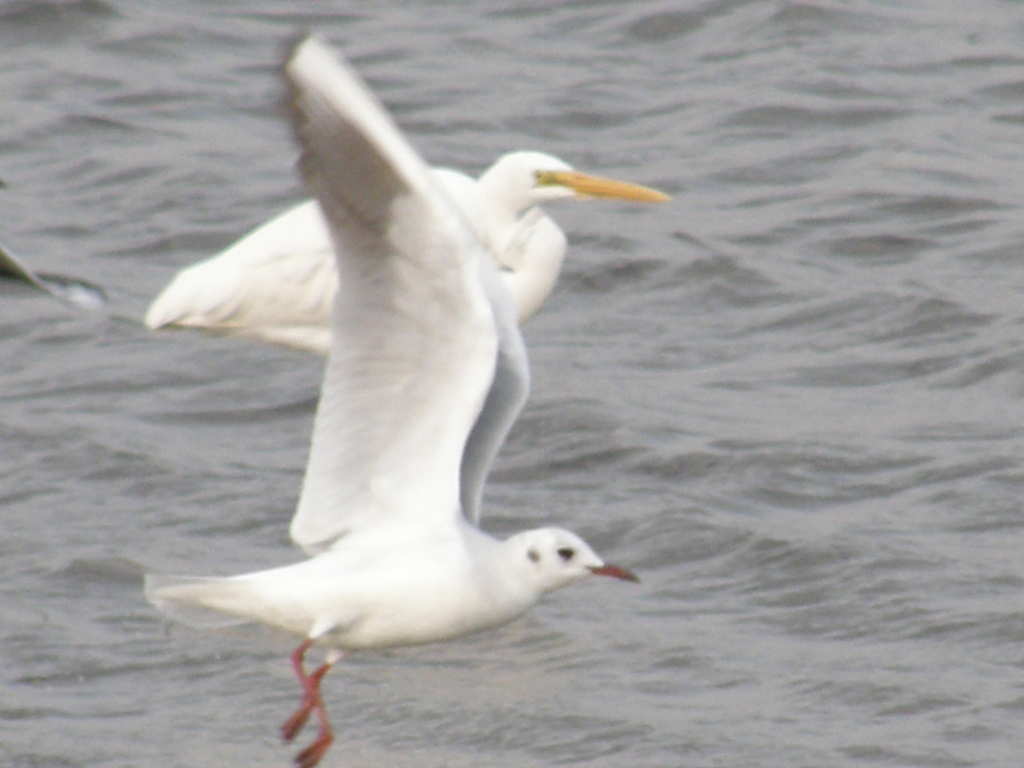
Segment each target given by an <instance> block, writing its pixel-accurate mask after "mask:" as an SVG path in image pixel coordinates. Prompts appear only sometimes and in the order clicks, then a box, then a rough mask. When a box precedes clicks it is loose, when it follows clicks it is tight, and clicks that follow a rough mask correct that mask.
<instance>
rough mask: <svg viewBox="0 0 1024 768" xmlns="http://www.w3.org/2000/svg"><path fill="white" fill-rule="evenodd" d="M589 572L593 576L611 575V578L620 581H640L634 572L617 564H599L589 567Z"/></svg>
mask: <svg viewBox="0 0 1024 768" xmlns="http://www.w3.org/2000/svg"><path fill="white" fill-rule="evenodd" d="M590 572H591V573H592V574H594V575H595V576H611V577H612V578H613V579H621V580H622V581H640V579H638V578H637V576H636V574H635V573H633V572H632V571H627V570H626V569H625V568H620V567H619V566H617V565H601V566H598V567H596V568H591V569H590Z"/></svg>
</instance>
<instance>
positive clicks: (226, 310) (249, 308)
mask: <svg viewBox="0 0 1024 768" xmlns="http://www.w3.org/2000/svg"><path fill="white" fill-rule="evenodd" d="M337 282H338V278H337V273H336V271H335V267H334V251H333V248H332V246H331V239H330V233H329V231H328V229H327V225H326V223H325V222H324V220H323V215H322V214H321V213H320V206H319V205H318V204H317V202H316V201H315V200H310V201H307V202H305V203H302V204H300V205H297V206H295V207H294V208H291V209H289V210H287V211H285V212H284V213H282V214H280V215H279V216H277V217H275V218H273V219H271V220H270V221H268V222H267V223H266V224H264V225H263V226H261V227H259V228H257V229H255V230H253V231H252V232H250V233H249V234H248V235H246V236H245V237H243V238H242V239H241V240H239V241H238V242H236V243H235V244H234V245H232V246H230V247H229V248H227V249H226V250H224V251H223V252H222V253H219V254H217V255H216V256H213V257H212V258H209V259H206V260H205V261H201V262H199V263H197V264H193V265H192V266H190V267H188V268H187V269H184V270H182V271H181V272H179V273H178V274H177V275H176V276H175V278H174V279H173V280H172V281H171V282H170V283H169V284H168V285H167V287H166V288H164V290H163V291H161V292H160V295H159V296H157V297H156V299H154V300H153V303H152V304H151V305H150V307H149V310H148V311H147V312H146V325H147V326H148V327H149V328H154V329H155V328H161V327H164V326H180V327H188V328H197V329H203V330H208V331H214V332H218V333H227V334H232V335H237V336H247V337H250V338H257V339H261V340H263V341H268V342H271V343H275V344H284V345H286V346H292V347H298V348H300V349H306V350H309V351H311V352H318V353H320V354H323V355H326V354H327V351H328V349H329V347H330V331H329V330H328V329H329V326H330V317H331V305H332V302H333V299H334V293H335V290H336V288H337Z"/></svg>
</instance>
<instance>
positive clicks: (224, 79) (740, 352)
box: [0, 0, 1024, 768]
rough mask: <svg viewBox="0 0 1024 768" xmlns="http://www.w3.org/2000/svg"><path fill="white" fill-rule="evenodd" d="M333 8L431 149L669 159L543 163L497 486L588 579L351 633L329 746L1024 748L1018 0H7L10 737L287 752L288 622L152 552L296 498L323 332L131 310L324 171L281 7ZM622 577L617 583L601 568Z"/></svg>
mask: <svg viewBox="0 0 1024 768" xmlns="http://www.w3.org/2000/svg"><path fill="white" fill-rule="evenodd" d="M301 28H309V29H314V30H316V31H318V32H319V33H321V34H322V35H323V36H325V37H326V38H327V39H329V40H330V41H331V42H332V43H333V44H335V45H337V46H339V48H341V49H343V50H345V51H346V53H347V54H348V55H349V56H350V57H351V58H352V59H353V60H354V62H355V64H356V65H357V67H358V68H359V69H360V70H361V72H362V73H363V74H364V75H365V77H366V79H367V80H368V81H369V82H370V83H371V85H372V86H373V87H374V88H375V89H376V90H377V92H378V93H379V95H380V96H381V98H382V99H383V100H384V101H385V102H386V103H387V104H388V105H389V107H390V108H391V109H392V110H393V112H394V114H395V115H396V117H397V119H398V121H399V123H400V124H401V125H402V127H403V128H404V130H405V131H406V132H407V134H408V135H409V137H410V138H411V139H412V141H413V143H414V144H415V145H416V147H417V148H418V149H419V150H420V151H421V152H422V153H423V155H424V156H425V157H426V158H427V159H428V160H429V161H430V162H431V163H433V164H438V165H448V166H453V167H457V168H461V169H463V170H466V171H468V172H472V173H478V172H479V171H480V170H481V169H483V168H484V167H486V166H487V165H488V164H489V162H490V161H491V160H492V159H493V158H494V157H495V156H497V155H498V154H499V153H501V152H503V151H506V150H508V149H512V148H533V149H540V150H545V151H548V152H552V153H554V154H557V155H560V156H562V157H564V158H565V159H566V160H568V161H570V162H572V163H573V164H575V165H576V166H578V167H580V168H581V169H585V170H591V171H594V172H598V173H601V174H604V175H611V176H617V177H622V178H627V179H631V180H635V181H639V182H642V183H646V184H651V185H655V186H659V187H661V188H663V189H665V190H666V191H668V192H670V193H671V194H673V195H674V200H673V202H671V203H669V204H667V205H663V206H660V207H635V206H629V205H619V204H609V203H562V204H559V205H557V206H556V205H552V206H550V209H549V210H550V212H551V214H552V215H553V216H554V217H555V218H556V219H557V220H558V221H559V223H560V224H561V225H562V226H563V228H564V229H565V230H566V231H567V232H568V233H569V234H570V239H571V251H570V257H569V259H568V262H567V264H566V268H565V271H564V274H563V277H562V280H561V282H560V284H559V287H558V289H557V291H556V293H555V294H554V295H553V297H552V298H551V300H550V301H549V303H548V304H547V306H546V307H545V309H544V310H543V311H542V312H541V313H540V314H539V315H538V316H537V317H536V318H534V319H533V320H532V321H531V322H530V323H529V325H528V326H527V328H526V337H527V343H528V345H529V349H530V353H531V359H532V364H533V372H534V388H533V393H532V396H531V400H530V402H529V404H528V407H527V409H526V411H525V413H524V414H523V416H522V418H521V419H520V421H519V422H518V423H517V425H516V427H515V430H514V432H513V433H512V435H511V437H510V440H509V442H508V444H507V445H506V446H505V449H504V450H503V453H502V455H501V457H500V459H499V462H498V465H497V467H496V469H495V472H494V473H493V475H492V478H491V482H490V484H489V486H488V494H487V498H486V507H485V527H487V528H488V530H490V531H492V532H494V533H496V534H506V533H509V532H512V531H516V530H520V529H523V528H527V527H532V526H536V525H541V524H549V523H554V524H559V525H564V526H566V527H569V528H573V529H575V530H577V531H579V532H580V533H581V534H582V535H584V536H585V537H586V538H588V539H589V540H590V541H591V542H592V543H593V544H594V545H595V547H596V548H598V549H599V551H601V552H602V553H604V554H605V555H606V556H607V557H608V558H609V559H610V560H613V561H615V562H620V563H622V564H624V565H627V566H630V567H633V568H635V570H637V571H638V572H639V573H640V574H641V577H642V579H643V583H642V584H641V585H639V586H633V585H626V584H619V583H587V584H584V585H581V586H577V587H574V588H572V589H568V590H565V591H563V592H560V593H558V594H556V595H553V596H552V597H551V598H550V599H548V600H547V601H546V602H545V603H544V604H543V605H542V606H540V607H539V609H538V610H536V611H535V612H534V613H533V614H532V615H530V616H529V617H527V618H525V619H523V620H520V621H518V622H516V623H514V624H512V625H510V626H508V627H506V628H503V629H501V630H500V631H497V632H494V633H490V634H486V635H480V636H477V637H473V638H470V639H467V640H463V641H459V642H454V643H449V644H444V645H438V646H432V647H423V648H417V649H409V650H402V651H395V652H386V653H367V654H363V655H358V656H355V657H353V658H351V659H350V660H348V661H347V662H346V663H345V664H343V665H340V666H339V668H337V669H336V670H335V671H334V672H332V674H331V675H330V676H329V677H328V678H327V679H326V681H325V685H324V688H325V692H326V700H327V706H328V708H329V710H330V713H331V716H332V719H333V721H334V724H335V726H336V730H337V732H338V741H337V743H336V744H335V747H334V748H333V749H332V751H331V752H330V753H329V755H328V757H327V759H326V760H325V763H324V765H326V766H358V767H360V768H362V767H369V766H387V767H388V768H402V767H404V766H416V768H422V766H473V767H474V768H477V766H507V767H508V768H513V767H514V768H534V767H535V766H594V767H595V768H597V767H601V768H622V767H623V766H630V767H637V768H640V767H643V768H654V767H656V766H657V767H665V768H679V767H681V766H686V768H704V767H712V766H714V767H719V766H721V767H728V768H746V767H748V766H750V767H775V766H778V767H779V768H805V767H806V768H818V767H824V766H828V767H829V768H856V767H857V766H941V767H943V768H946V767H950V766H952V767H956V766H986V768H990V767H1001V766H1006V767H1007V768H1011V767H1016V766H1019V765H1020V761H1021V754H1022V749H1024V725H1022V722H1021V721H1022V717H1024V604H1022V590H1024V557H1022V553H1024V343H1022V337H1024V300H1022V297H1024V259H1022V258H1021V243H1022V242H1024V220H1022V215H1021V211H1022V210H1024V6H1022V5H1021V4H1020V3H1016V2H995V1H994V0H975V1H974V2H970V3H964V2H943V1H942V0H918V1H916V2H914V1H911V2H899V3H888V2H868V0H850V2H840V0H806V1H805V2H782V1H778V2H772V1H770V0H720V1H717V2H716V1H711V0H709V1H708V2H690V3H668V2H658V1H656V0H637V1H634V2H622V3H614V2H575V3H553V2H528V1H527V2H481V1H477V2H471V1H470V0H466V1H464V2H456V3H427V2H407V1H406V0H402V1H401V2H399V1H398V0H389V1H385V2H377V3H373V4H370V3H351V4H343V3H340V2H339V3H327V2H307V3H283V2H270V1H269V0H262V1H261V0H248V1H245V2H243V1H242V0H236V1H235V2H230V3H229V2H206V1H200V0H191V1H190V0H167V1H166V2H161V3H159V4H158V3H144V2H137V1H136V2H130V1H129V0H63V1H61V0H49V2H44V1H39V0H4V2H0V104H2V105H3V107H2V109H0V179H2V180H3V182H4V184H5V187H4V188H3V189H0V211H2V214H0V241H3V242H5V243H7V244H8V245H9V246H10V247H12V248H13V249H14V250H15V251H16V252H17V253H18V254H19V255H21V257H22V258H23V259H25V260H26V261H27V262H28V263H30V265H31V266H32V267H33V268H35V269H38V270H42V271H45V272H49V273H56V274H64V275H71V276H76V277H79V278H81V279H84V280H87V281H89V282H91V283H94V284H96V285H99V286H102V288H103V290H104V291H106V293H107V296H108V299H109V305H108V307H107V308H106V309H105V310H104V311H101V312H87V311H81V310H76V309H74V308H71V307H68V306H65V305H63V304H61V303H59V302H57V301H55V300H53V299H51V298H50V297H47V296H45V295H43V294H39V293H35V292H32V291H29V290H27V289H25V290H21V289H10V288H4V289H3V293H2V294H0V355H2V360H3V361H4V365H3V366H2V370H0V478H2V480H0V515H2V518H0V524H2V528H0V530H2V535H0V763H2V764H3V765H5V766H7V765H9V766H17V767H28V766H32V767H33V768H57V767H60V768H66V767H69V766H74V767H75V768H77V767H79V766H81V767H83V768H84V767H85V766H88V767H89V768H99V767H102V768H113V767H121V766H125V767H128V766H133V767H134V766H153V767H156V766H160V767H161V768H163V767H165V766H168V767H175V766H204V767H207V768H217V767H219V766H236V765H239V766H240V765H244V766H284V765H288V764H289V762H290V760H291V757H292V754H293V752H294V751H295V750H294V749H293V748H291V747H286V746H282V745H281V744H280V743H279V742H278V739H277V728H278V726H279V725H280V723H281V721H282V720H283V719H284V718H285V717H286V716H287V715H288V714H289V713H290V712H291V710H292V708H293V707H294V706H295V704H296V702H297V699H298V692H297V689H296V685H295V683H294V680H293V678H292V676H291V672H290V670H289V668H288V664H287V659H286V654H287V652H288V651H289V650H290V648H291V645H292V641H291V640H290V639H288V638H281V637H279V636H276V635H273V634H271V633H269V632H265V631H261V630H258V629H252V630H239V631H235V632H231V633H214V632H201V631H196V630H190V629H185V628H181V627H173V626H172V627H170V628H168V627H167V626H166V625H165V624H164V623H163V621H162V619H161V617H160V616H159V615H158V614H157V613H156V611H155V610H153V609H152V608H151V607H150V606H149V605H147V604H146V603H145V601H144V600H143V597H142V593H141V574H142V573H143V572H144V571H145V570H158V571H176V572H192V573H220V574H224V573H232V572H238V571H242V570H250V569H256V568H262V567H267V566H270V565H274V564H280V563H286V562H290V561H293V560H295V559H297V558H298V557H299V555H298V552H297V550H295V549H294V548H293V547H292V545H291V544H290V542H289V541H288V539H287V532H286V526H287V521H288V519H289V518H290V515H291V512H292V510H293V509H294V504H295V500H296V496H297V494H298V489H299V483H300V481H301V476H302V470H303V467H304V464H305V454H306V448H307V441H308V436H309V430H310V423H311V419H312V409H313V407H314V403H315V398H316V395H317V390H318V383H319V382H318V380H319V375H320V366H321V364H320V362H319V361H318V360H316V359H313V358H310V357H308V356H304V355H302V354H300V353H296V352H290V351H287V350H280V349H271V348H267V347H264V346H260V345H258V344H255V343H248V342H242V341H236V340H230V339H211V338H206V337H203V336H200V335H196V334H190V333H177V334H174V333H170V334H151V333H149V332H147V331H146V330H145V329H144V328H143V327H142V325H141V323H140V321H139V318H140V317H141V315H142V313H143V312H144V309H145V307H146V305H147V303H148V301H149V300H150V299H151V298H152V297H153V296H154V295H155V294H156V293H157V291H158V290H159V289H160V288H161V287H162V286H163V285H164V284H165V283H166V282H167V281H168V280H169V279H170V277H171V276H172V275H173V274H174V273H175V271H176V270H178V269H180V268H181V267H183V266H185V265H187V264H189V263H191V262H194V261H196V260H198V259H200V258H203V257H206V256H207V255H209V254H212V253H215V252H216V251H218V250H220V249H221V248H223V247H225V246H226V245H228V244H229V243H230V242H231V241H232V240H234V239H235V238H236V237H237V236H238V235H240V234H242V233H243V232H245V231H247V230H248V229H250V228H251V227H253V226H254V225H256V224H258V223H259V222H261V221H263V220H265V219H267V218H269V217H270V216H271V215H273V214H275V213H277V212H278V211H280V210H282V209H283V208H285V207H286V206H288V205H289V204H291V203H293V202H295V201H298V200H300V199H302V198H303V197H304V192H303V190H302V188H301V185H300V183H299V181H298V177H297V174H296V173H295V171H294V167H293V162H294V157H295V151H294V147H293V145H292V143H291V140H290V138H289V135H288V131H287V128H286V126H285V123H284V121H283V119H282V116H281V114H280V113H279V110H278V107H277V104H278V99H279V97H280V90H281V89H280V84H279V82H278V79H277V75H276V67H277V63H278V60H279V58H280V54H281V51H282V49H283V45H284V42H285V41H286V40H287V39H288V38H290V37H291V36H293V35H294V34H295V32H296V30H298V29H301ZM595 581H598V580H595Z"/></svg>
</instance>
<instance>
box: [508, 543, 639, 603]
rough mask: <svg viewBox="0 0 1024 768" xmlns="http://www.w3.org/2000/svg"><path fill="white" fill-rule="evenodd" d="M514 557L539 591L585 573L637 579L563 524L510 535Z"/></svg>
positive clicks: (565, 582) (577, 579)
mask: <svg viewBox="0 0 1024 768" xmlns="http://www.w3.org/2000/svg"><path fill="white" fill-rule="evenodd" d="M505 544H506V546H507V547H509V548H510V550H511V555H512V557H513V559H514V561H515V562H516V564H517V568H519V569H520V570H521V571H522V572H523V573H525V575H526V577H527V578H528V579H529V580H530V581H531V582H532V583H533V584H534V585H535V587H536V588H537V590H538V591H539V592H541V593H542V594H544V593H547V592H552V591H554V590H556V589H560V588H561V587H565V586H568V585H569V584H573V583H575V582H577V581H580V580H582V579H585V578H586V577H588V576H610V577H612V578H615V579H621V580H623V581H639V579H638V578H637V577H636V576H635V575H633V573H632V572H630V571H627V570H626V569H625V568H620V567H619V566H617V565H609V564H608V563H605V562H604V561H603V560H602V559H601V558H600V557H598V556H597V554H596V553H595V552H594V550H592V549H591V548H590V546H589V545H588V544H587V543H586V542H585V541H583V539H581V538H580V537H579V536H577V535H576V534H575V533H570V532H569V531H566V530H564V529H562V528H538V529H536V530H533V531H525V532H524V533H520V534H518V535H516V536H513V537H512V538H511V539H509V540H508V541H507V542H506V543H505Z"/></svg>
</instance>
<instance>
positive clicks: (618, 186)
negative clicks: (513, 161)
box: [535, 171, 671, 203]
mask: <svg viewBox="0 0 1024 768" xmlns="http://www.w3.org/2000/svg"><path fill="white" fill-rule="evenodd" d="M535 176H536V179H537V186H538V187H566V188H567V189H571V190H572V191H573V192H575V193H576V197H578V198H582V199H587V198H595V197H600V198H605V199H609V200H635V201H637V202H641V203H664V202H665V201H666V200H671V198H670V197H669V196H668V195H666V194H664V193H662V192H659V191H658V190H656V189H651V188H650V187H643V186H641V185H639V184H630V183H629V182H628V181H616V180H615V179H603V178H601V177H600V176H591V175H590V174H589V173H580V172H579V171H537V173H536V174H535Z"/></svg>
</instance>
